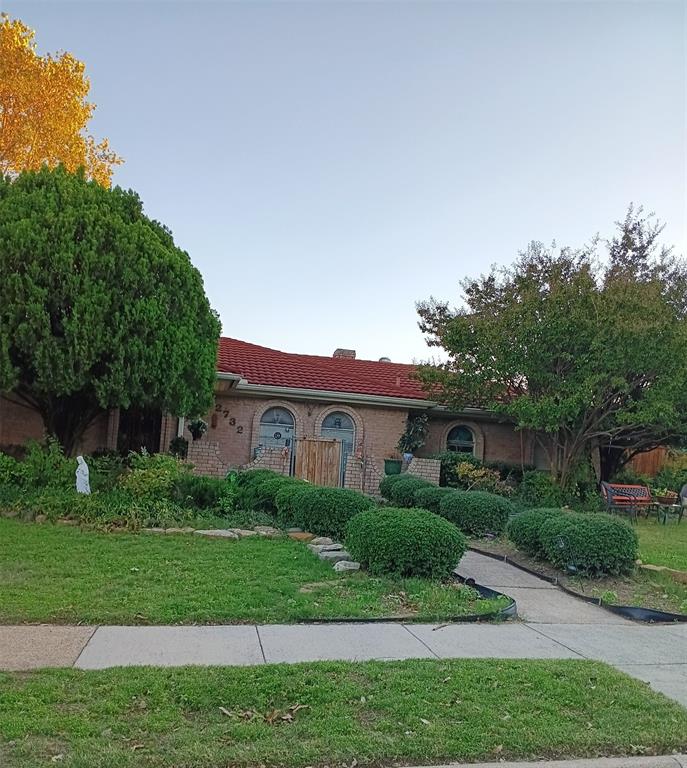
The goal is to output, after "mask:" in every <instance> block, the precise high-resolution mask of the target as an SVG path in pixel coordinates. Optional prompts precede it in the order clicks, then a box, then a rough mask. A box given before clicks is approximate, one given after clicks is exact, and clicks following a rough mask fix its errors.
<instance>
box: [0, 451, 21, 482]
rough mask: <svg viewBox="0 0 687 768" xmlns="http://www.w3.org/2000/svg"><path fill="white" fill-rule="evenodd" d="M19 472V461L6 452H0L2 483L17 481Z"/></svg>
mask: <svg viewBox="0 0 687 768" xmlns="http://www.w3.org/2000/svg"><path fill="white" fill-rule="evenodd" d="M18 472H19V462H18V461H17V460H16V459H14V458H12V456H8V455H7V454H6V453H0V485H13V484H14V483H16V481H17V476H18Z"/></svg>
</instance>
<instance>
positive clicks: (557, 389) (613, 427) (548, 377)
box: [418, 208, 687, 486]
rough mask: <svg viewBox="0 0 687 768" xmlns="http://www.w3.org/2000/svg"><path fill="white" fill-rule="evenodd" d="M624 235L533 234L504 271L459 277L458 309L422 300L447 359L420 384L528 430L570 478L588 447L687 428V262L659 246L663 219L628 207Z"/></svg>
mask: <svg viewBox="0 0 687 768" xmlns="http://www.w3.org/2000/svg"><path fill="white" fill-rule="evenodd" d="M618 227H619V234H618V235H617V236H616V237H615V238H613V239H612V240H611V241H609V242H607V243H606V246H607V252H608V257H607V261H606V263H605V265H603V264H601V263H600V261H599V259H598V257H597V248H598V246H599V241H598V239H596V240H595V241H593V243H592V245H591V246H588V247H586V248H582V249H579V250H571V249H569V248H562V249H558V250H556V248H555V246H553V247H551V248H547V247H545V246H544V245H542V244H541V243H537V242H533V243H531V244H530V246H529V247H528V249H527V251H525V252H524V253H521V254H520V257H519V259H518V260H517V261H516V262H515V264H514V265H513V266H512V267H510V268H504V269H496V268H494V269H492V271H491V273H490V274H489V275H487V276H483V277H480V278H478V279H468V280H465V281H464V283H463V284H462V286H463V290H464V300H465V306H464V307H463V308H460V309H457V310H451V309H450V308H449V306H448V304H446V303H444V302H438V301H436V300H434V299H430V301H427V302H422V303H420V304H418V312H419V315H420V318H421V319H420V328H421V329H422V330H423V331H424V332H425V333H427V334H428V335H429V336H428V343H429V344H430V345H433V346H439V347H443V348H444V349H445V350H446V352H447V353H448V356H449V359H448V362H447V363H445V364H441V365H437V366H423V367H422V368H421V369H420V374H419V375H420V378H421V379H422V381H423V382H424V383H425V386H426V387H427V389H428V390H429V391H430V392H431V393H432V394H433V396H434V397H436V398H438V399H439V400H440V401H441V402H444V403H446V404H448V405H450V406H453V407H463V406H465V405H467V404H469V405H477V406H482V407H485V408H488V409H491V410H493V411H496V412H497V413H501V414H503V415H504V416H505V417H508V418H509V419H511V420H513V421H514V422H515V425H516V428H518V429H528V430H532V431H533V432H534V434H535V436H536V438H537V440H538V441H539V442H540V444H541V445H542V446H543V448H544V449H545V450H546V451H547V452H548V454H549V458H550V461H551V467H552V473H553V474H554V476H555V478H556V479H557V480H558V482H559V483H560V484H561V485H563V486H565V485H567V484H568V482H569V481H570V479H571V476H572V474H573V472H574V470H575V468H576V467H577V466H578V465H579V464H580V462H581V461H583V460H585V459H586V458H588V457H589V455H590V452H591V450H592V449H593V448H606V449H610V448H611V447H612V446H622V454H623V456H626V455H627V454H628V451H629V452H631V451H637V450H647V448H648V447H652V446H654V445H658V444H666V443H669V442H670V441H671V440H674V439H676V438H677V437H678V436H680V435H684V434H685V433H687V355H686V354H685V350H686V349H687V312H686V308H685V295H686V293H685V287H686V286H687V269H686V267H685V264H684V262H682V261H680V260H678V259H674V258H672V256H671V255H670V252H669V251H668V250H665V249H664V250H661V251H659V252H658V253H657V238H658V235H659V234H660V231H661V228H660V227H657V226H654V224H653V221H652V218H651V217H650V216H649V217H644V216H643V213H642V209H641V208H640V209H638V210H636V211H635V210H633V209H632V208H630V210H629V212H628V216H627V218H626V219H625V221H624V222H621V223H618Z"/></svg>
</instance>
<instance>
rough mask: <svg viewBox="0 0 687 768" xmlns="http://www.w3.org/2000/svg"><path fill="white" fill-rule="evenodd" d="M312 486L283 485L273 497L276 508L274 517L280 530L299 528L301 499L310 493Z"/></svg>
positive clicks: (306, 484)
mask: <svg viewBox="0 0 687 768" xmlns="http://www.w3.org/2000/svg"><path fill="white" fill-rule="evenodd" d="M313 488H314V486H312V485H310V484H309V483H291V484H290V485H283V486H282V487H281V488H280V489H279V490H278V491H277V494H276V496H275V497H274V506H275V507H276V510H277V511H276V513H275V517H276V518H277V522H278V523H279V525H280V526H281V527H282V528H300V527H302V520H301V519H300V518H299V514H300V509H301V498H302V497H303V496H304V495H305V494H307V493H308V492H309V491H311V490H312V489H313Z"/></svg>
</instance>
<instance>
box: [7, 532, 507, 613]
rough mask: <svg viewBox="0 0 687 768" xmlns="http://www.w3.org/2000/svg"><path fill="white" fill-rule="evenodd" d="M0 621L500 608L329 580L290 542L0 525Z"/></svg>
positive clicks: (350, 578)
mask: <svg viewBox="0 0 687 768" xmlns="http://www.w3.org/2000/svg"><path fill="white" fill-rule="evenodd" d="M0 584H2V595H1V597H0V623H4V624H10V623H25V622H48V623H60V624H72V623H86V624H89V623H92V624H191V623H201V624H202V623H207V624H213V623H214V624H219V623H225V624H229V623H247V622H248V623H250V622H264V623H269V622H271V623H279V622H293V621H298V620H301V619H317V618H338V617H341V618H344V617H345V618H353V617H376V616H390V615H395V616H404V617H407V618H422V619H426V620H433V619H437V620H441V619H444V618H447V617H449V616H453V615H465V614H468V613H485V612H488V611H490V610H493V609H494V608H496V607H498V606H500V605H502V604H503V601H501V600H499V601H494V600H483V599H479V598H478V596H477V594H476V593H475V592H474V591H473V590H471V589H468V588H466V587H462V586H460V585H456V584H447V585H442V584H437V583H431V582H428V581H426V580H424V579H391V578H373V577H371V576H368V575H367V574H364V573H357V574H352V575H345V574H344V575H339V574H337V573H335V572H334V570H333V569H332V567H331V565H328V564H325V563H323V562H321V561H320V560H319V559H318V558H317V557H316V556H315V555H313V554H312V553H311V552H310V551H309V550H308V548H307V547H306V546H305V545H304V544H301V543H298V542H294V541H291V540H290V539H287V538H284V539H263V538H260V537H257V536H256V537H254V538H247V539H242V540H241V541H238V542H236V541H227V540H221V539H219V540H218V539H203V538H200V537H198V536H193V535H178V536H173V535H167V536H165V535H155V534H138V535H136V534H127V533H98V532H95V531H87V530H80V529H78V528H74V527H66V526H64V527H63V526H60V525H52V524H44V525H37V524H30V523H21V522H18V521H16V520H6V519H0Z"/></svg>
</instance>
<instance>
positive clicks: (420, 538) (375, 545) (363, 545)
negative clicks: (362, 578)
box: [346, 507, 466, 579]
mask: <svg viewBox="0 0 687 768" xmlns="http://www.w3.org/2000/svg"><path fill="white" fill-rule="evenodd" d="M346 546H347V548H348V550H349V552H350V553H351V555H352V557H353V558H355V559H356V560H358V561H359V562H360V563H362V564H363V565H364V566H365V567H366V568H367V569H368V570H369V571H370V573H373V574H374V573H386V574H393V575H396V576H422V577H426V578H430V579H443V578H447V577H448V576H450V574H451V572H452V571H453V569H454V568H456V566H457V565H458V563H459V562H460V559H461V557H462V556H463V554H464V552H465V548H466V542H465V537H464V536H463V535H462V534H461V533H460V531H459V530H457V528H455V526H453V525H451V524H450V523H449V522H448V521H447V520H444V519H442V518H441V517H439V516H438V515H435V514H433V513H432V512H428V511H427V510H425V509H394V508H393V507H388V508H385V509H377V510H369V511H367V512H361V513H360V514H358V515H356V516H355V517H354V518H353V519H352V520H351V521H350V522H349V523H348V526H347V529H346Z"/></svg>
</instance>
